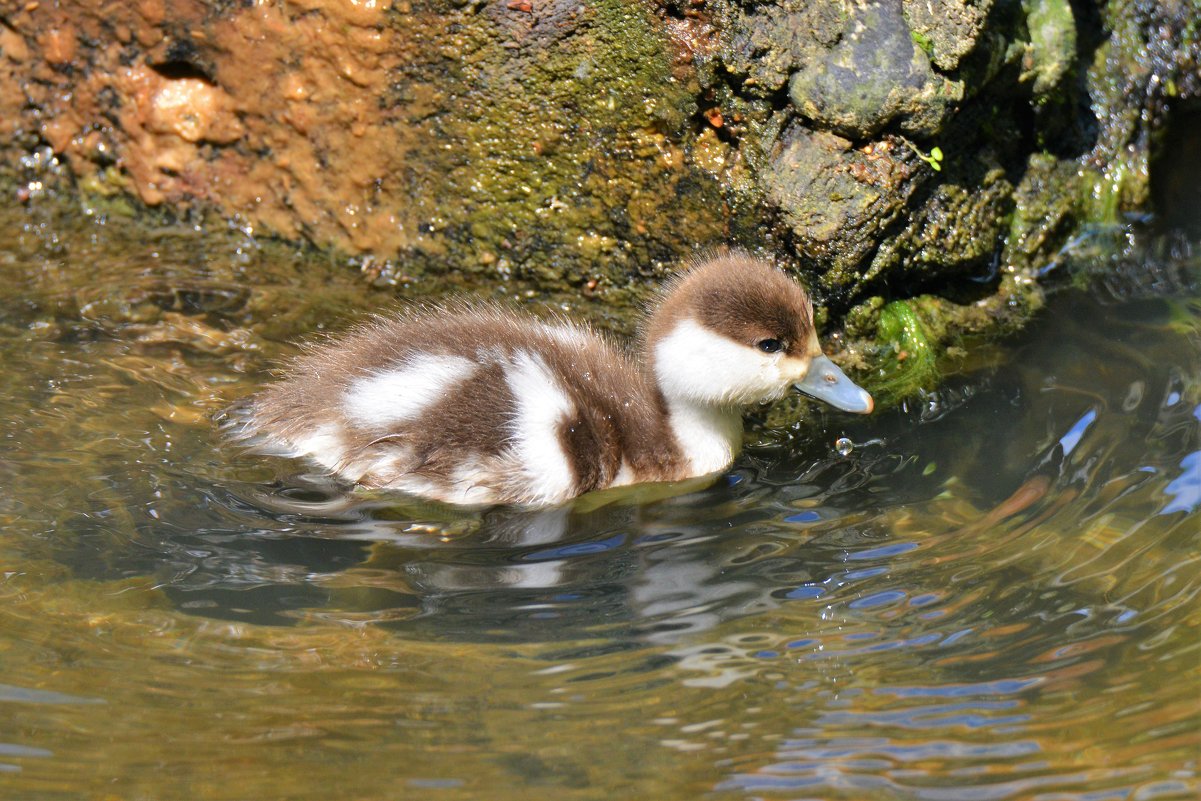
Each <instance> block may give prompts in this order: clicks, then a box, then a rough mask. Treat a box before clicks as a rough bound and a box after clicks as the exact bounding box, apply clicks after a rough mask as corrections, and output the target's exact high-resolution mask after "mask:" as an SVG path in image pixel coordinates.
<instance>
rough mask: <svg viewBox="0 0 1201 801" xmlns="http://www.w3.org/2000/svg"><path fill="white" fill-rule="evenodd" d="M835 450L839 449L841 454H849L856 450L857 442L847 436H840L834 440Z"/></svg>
mask: <svg viewBox="0 0 1201 801" xmlns="http://www.w3.org/2000/svg"><path fill="white" fill-rule="evenodd" d="M834 450H836V451H838V455H839V456H848V455H850V453H851V451H853V450H855V443H853V442H851V441H850V440H849V439H847V438H846V437H839V438H838V439H837V440H835V442H834Z"/></svg>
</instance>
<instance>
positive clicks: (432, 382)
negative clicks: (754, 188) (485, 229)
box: [239, 252, 873, 506]
mask: <svg viewBox="0 0 1201 801" xmlns="http://www.w3.org/2000/svg"><path fill="white" fill-rule="evenodd" d="M636 356H637V358H633V357H631V355H630V354H628V353H626V352H625V351H624V350H622V349H620V348H618V347H616V346H615V345H613V344H612V343H611V342H609V341H608V340H606V339H605V338H603V337H601V336H598V335H597V334H595V333H594V332H593V331H591V330H590V329H588V328H587V327H585V326H582V325H578V324H575V323H572V322H569V321H567V320H553V321H542V320H538V319H535V318H533V317H530V316H526V315H521V314H518V313H515V312H512V311H508V310H504V309H501V308H499V307H496V306H492V305H472V304H469V303H465V302H457V303H451V304H448V305H443V306H438V307H433V308H423V309H417V310H407V311H401V312H399V313H394V314H392V315H389V316H380V317H377V318H375V319H373V320H372V321H370V322H368V323H366V324H363V325H361V326H359V327H358V328H355V329H354V330H352V331H351V332H349V333H348V334H346V335H344V336H342V337H340V338H336V339H333V340H331V341H329V342H327V343H324V344H321V345H317V346H314V347H311V348H310V349H309V350H308V351H307V353H306V354H305V355H303V356H301V357H300V358H299V359H297V360H296V361H295V362H294V363H293V365H292V366H291V368H290V370H288V371H287V373H286V375H285V376H284V377H283V379H282V380H280V381H279V382H277V383H275V384H273V385H271V386H269V387H267V388H266V389H264V390H263V391H262V392H261V393H259V394H258V395H257V396H254V397H253V398H251V399H250V401H249V402H248V404H246V406H245V407H244V409H243V413H242V415H241V429H240V431H239V435H240V436H242V437H243V438H245V439H247V440H249V441H251V442H253V443H256V444H257V445H258V446H259V447H260V448H267V449H271V450H273V451H275V452H277V453H283V454H287V455H291V456H302V457H307V458H309V459H310V460H312V461H314V462H316V463H317V464H318V465H320V466H321V467H323V468H324V469H326V470H329V471H331V472H332V473H334V474H336V475H338V476H340V477H342V478H344V479H347V480H349V481H352V482H357V483H358V484H361V485H365V486H367V487H377V488H386V489H395V490H402V491H404V492H407V493H411V494H413V495H417V496H421V497H424V498H429V499H435V500H439V501H443V502H447V503H452V504H471V505H483V504H498V503H504V504H521V505H530V506H545V505H552V504H559V503H562V502H565V501H567V500H569V499H571V498H574V497H575V496H577V495H581V494H583V493H586V492H590V491H592V490H599V489H605V488H609V487H619V486H624V485H628V484H634V483H639V482H661V481H678V480H682V479H687V478H694V477H699V476H707V475H710V474H714V473H717V472H718V471H721V470H724V469H725V468H726V467H728V466H729V465H730V463H731V462H732V461H733V460H734V457H735V456H736V455H737V454H738V452H739V450H740V447H741V443H742V437H743V424H742V412H741V410H742V409H743V408H745V407H747V406H750V405H753V404H758V403H763V402H767V401H773V400H777V399H779V398H781V397H783V396H784V395H785V393H787V392H788V390H789V389H790V388H793V387H795V388H796V389H798V390H800V391H801V392H804V393H807V394H809V395H811V396H813V397H815V398H818V399H820V400H823V401H825V402H826V403H829V404H831V405H832V406H834V407H836V408H838V409H842V410H844V411H848V412H856V413H861V414H867V413H870V412H871V411H872V406H873V403H872V398H871V396H870V395H869V394H868V393H867V392H865V391H864V390H863V389H861V388H859V387H858V386H856V385H855V384H854V383H852V382H851V380H850V379H848V378H847V377H846V376H845V375H844V374H843V372H842V371H841V370H839V369H838V367H837V366H835V364H834V363H833V362H831V361H830V360H829V359H828V358H827V357H826V356H824V355H823V354H822V351H821V348H820V346H819V345H818V341H817V334H816V331H815V330H814V325H813V307H812V304H811V302H810V300H809V297H808V295H807V294H806V293H805V290H804V289H803V288H802V287H801V285H800V284H798V283H797V282H796V281H794V280H793V279H791V278H789V277H788V276H787V275H785V273H783V272H782V271H781V270H779V269H777V268H776V267H774V266H772V265H770V264H768V263H766V262H764V261H762V260H760V259H757V258H754V257H752V256H750V255H748V254H746V253H742V252H728V253H723V254H720V255H717V256H713V257H710V258H708V259H707V260H703V261H698V262H696V263H694V264H693V266H692V267H691V268H690V269H688V270H687V271H685V272H684V273H682V274H681V275H679V276H677V277H676V278H675V279H673V280H672V281H670V282H669V283H668V285H667V287H666V288H665V291H664V292H663V293H662V296H661V299H660V302H659V304H658V306H657V308H655V309H654V310H653V311H652V312H651V313H650V315H649V316H648V318H647V319H646V320H645V321H644V326H643V331H642V336H641V338H640V342H639V347H638V352H637V354H636Z"/></svg>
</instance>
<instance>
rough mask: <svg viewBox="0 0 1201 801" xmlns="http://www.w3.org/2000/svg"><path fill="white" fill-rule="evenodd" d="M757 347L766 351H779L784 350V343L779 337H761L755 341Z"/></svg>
mask: <svg viewBox="0 0 1201 801" xmlns="http://www.w3.org/2000/svg"><path fill="white" fill-rule="evenodd" d="M755 347H757V348H758V349H759V350H761V351H763V352H764V353H779V352H780V351H782V350H784V343H783V342H781V341H780V340H778V339H761V340H759V341H758V342H756V343H755Z"/></svg>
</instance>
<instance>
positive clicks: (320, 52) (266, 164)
mask: <svg viewBox="0 0 1201 801" xmlns="http://www.w3.org/2000/svg"><path fill="white" fill-rule="evenodd" d="M3 5H4V6H6V7H5V8H4V11H3V14H4V18H5V19H6V20H7V21H8V25H7V26H5V27H3V28H0V51H2V53H3V56H2V57H0V136H3V137H6V138H8V137H14V136H17V135H18V134H20V133H22V132H25V133H36V134H37V135H38V136H40V137H41V138H42V139H44V140H45V141H46V142H48V143H49V145H50V146H51V147H52V148H53V149H54V150H55V152H56V153H58V154H59V155H60V156H61V157H65V158H66V160H67V161H68V163H69V164H70V167H71V169H72V171H73V172H74V173H75V174H76V175H77V176H84V177H86V176H88V175H93V174H96V173H97V172H98V171H99V170H100V169H102V168H103V167H105V166H107V165H109V164H112V163H114V162H115V165H116V167H117V168H118V171H119V172H118V174H119V175H120V176H121V177H122V178H124V179H126V180H127V182H128V183H127V186H128V189H129V190H130V191H132V192H133V193H135V194H136V195H137V197H138V198H139V199H141V201H142V202H144V203H146V204H147V205H151V206H155V205H159V204H170V205H171V206H173V207H177V208H181V209H186V208H187V207H189V206H191V205H193V204H196V203H204V204H206V205H209V206H215V207H216V208H217V209H218V210H219V211H220V212H221V213H222V214H224V215H225V216H227V217H237V218H240V219H242V220H243V221H244V222H245V223H246V224H248V225H249V226H251V227H254V228H266V229H268V230H269V231H271V232H273V233H278V234H282V235H284V236H287V237H293V238H298V237H300V236H302V235H303V236H307V237H309V238H311V239H312V240H314V241H317V242H319V243H321V244H327V245H334V246H339V247H342V248H344V249H348V250H353V251H358V250H369V251H375V252H381V253H386V252H395V251H396V250H398V249H400V248H403V247H404V246H405V245H406V244H408V242H409V239H410V236H411V233H412V231H413V230H414V229H415V227H416V223H415V222H414V221H412V220H403V219H401V218H400V216H399V215H398V213H397V209H398V208H400V207H401V205H402V204H400V203H394V204H390V205H387V207H385V205H386V204H382V203H381V202H380V201H381V200H382V198H381V193H383V192H384V190H385V189H386V185H387V184H389V183H393V182H396V181H398V180H400V178H399V176H401V175H403V172H404V166H405V162H406V159H407V157H408V156H409V154H410V151H411V148H410V147H408V146H407V142H406V138H407V137H406V135H405V133H406V132H405V129H404V127H403V125H401V124H399V123H401V122H402V121H401V120H398V119H397V117H399V116H400V115H401V112H394V113H389V112H388V110H386V109H384V110H381V102H380V98H381V96H382V95H383V94H385V93H386V88H387V83H388V76H389V72H390V70H392V69H394V68H395V67H396V66H397V65H398V64H399V63H400V62H401V61H403V60H404V59H405V58H406V57H408V58H411V57H412V56H413V48H412V47H411V46H409V45H408V44H407V42H406V39H407V37H405V36H404V35H402V30H401V29H400V28H399V27H394V26H391V25H387V24H385V22H386V21H385V5H391V4H385V3H383V2H377V1H376V0H351V1H349V2H338V0H328V1H327V2H322V1H321V0H308V2H299V3H295V2H293V3H288V4H286V5H285V4H283V3H276V4H254V5H251V6H249V7H241V6H234V7H233V9H232V10H231V11H230V12H229V13H228V15H221V14H220V13H219V12H218V11H215V10H214V7H213V6H212V5H210V4H206V3H200V2H188V1H187V0H144V1H143V2H139V3H100V2H93V3H78V4H72V6H70V7H67V6H61V7H55V5H52V4H50V3H43V4H39V3H24V4H8V3H6V4H3ZM435 22H436V21H434V20H424V21H422V23H421V25H422V27H424V28H426V29H428V28H429V26H430V25H432V24H434V23H435ZM81 41H83V42H86V43H87V45H86V46H84V47H81V46H80V42H81ZM30 108H36V109H37V110H38V114H37V115H36V117H33V118H31V116H32V115H30V113H29V109H30ZM410 111H411V110H410Z"/></svg>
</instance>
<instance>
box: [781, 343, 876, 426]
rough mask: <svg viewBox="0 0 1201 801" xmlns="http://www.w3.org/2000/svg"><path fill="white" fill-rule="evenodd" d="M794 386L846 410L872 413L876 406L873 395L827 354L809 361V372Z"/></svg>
mask: <svg viewBox="0 0 1201 801" xmlns="http://www.w3.org/2000/svg"><path fill="white" fill-rule="evenodd" d="M793 386H794V387H796V388H797V389H799V390H800V391H801V392H804V393H805V394H806V395H811V396H813V397H814V398H817V399H818V400H821V401H825V402H826V403H828V404H830V405H831V406H833V407H834V408H835V409H842V410H843V411H844V412H854V413H855V414H871V411H872V409H874V408H875V406H876V404H875V403H874V402H873V401H872V396H871V395H868V394H867V392H866V391H865V390H864V389H863V388H862V387H860V386H859V385H857V384H856V383H855V382H854V381H852V380H851V379H849V378H847V377H846V373H844V372H843V371H842V370H839V369H838V365H836V364H835V363H834V362H832V361H830V360H829V359H827V358H826V357H825V356H820V355H819V356H815V357H814V358H813V361H811V362H810V363H809V372H808V373H806V374H805V377H804V378H803V379H801V380H800V381H798V382H797V383H795V384H793Z"/></svg>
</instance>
